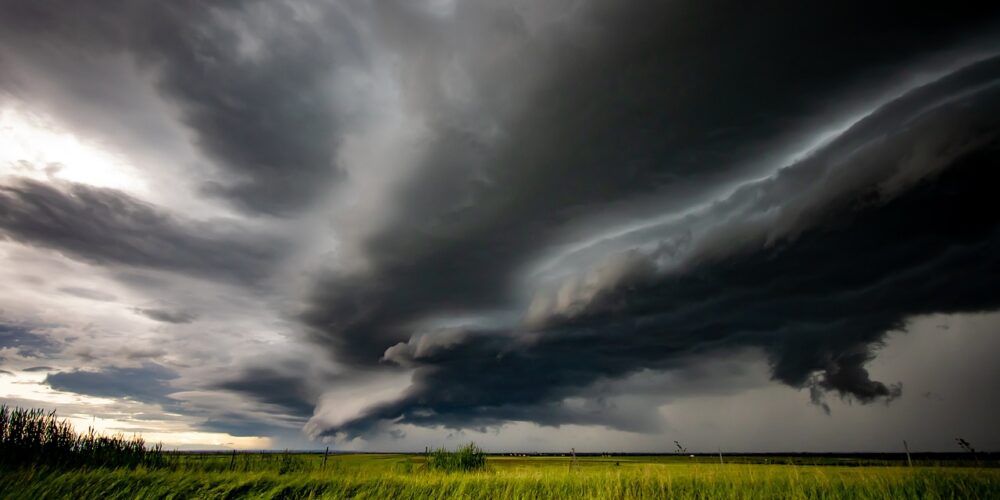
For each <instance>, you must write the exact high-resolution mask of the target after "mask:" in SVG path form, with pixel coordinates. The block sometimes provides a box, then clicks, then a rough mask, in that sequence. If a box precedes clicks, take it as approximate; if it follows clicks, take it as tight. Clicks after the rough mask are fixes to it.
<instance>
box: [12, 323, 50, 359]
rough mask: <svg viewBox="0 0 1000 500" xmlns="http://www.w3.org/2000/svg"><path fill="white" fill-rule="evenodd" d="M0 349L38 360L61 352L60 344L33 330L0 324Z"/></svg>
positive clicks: (20, 326)
mask: <svg viewBox="0 0 1000 500" xmlns="http://www.w3.org/2000/svg"><path fill="white" fill-rule="evenodd" d="M0 349H13V350H14V351H15V352H17V354H18V355H20V356H24V357H29V358H38V357H47V356H49V355H51V354H55V353H57V352H59V351H61V350H62V344H60V343H59V342H56V341H54V340H52V339H50V338H49V337H48V336H46V335H45V334H44V333H41V332H39V331H38V330H37V329H35V328H31V327H28V326H22V325H16V324H10V323H2V322H0ZM2 360H3V359H2V358H0V361H2Z"/></svg>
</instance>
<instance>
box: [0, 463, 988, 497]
mask: <svg viewBox="0 0 1000 500" xmlns="http://www.w3.org/2000/svg"><path fill="white" fill-rule="evenodd" d="M726 460H730V461H732V462H736V463H726V464H720V463H719V462H718V458H717V457H711V456H699V457H696V458H690V457H687V456H683V457H672V456H618V457H579V458H577V460H576V462H575V463H574V462H573V459H572V458H570V457H538V456H529V457H507V456H491V457H489V459H488V461H487V468H486V469H485V470H482V471H476V472H437V471H429V470H427V468H426V465H425V458H424V456H422V455H406V454H384V455H381V454H346V455H330V456H329V457H328V458H326V463H325V465H324V457H323V455H322V454H319V455H317V454H288V455H286V454H267V455H260V454H238V455H236V456H235V458H233V456H232V455H218V454H216V455H180V456H172V457H170V458H169V460H168V462H169V463H168V465H166V466H164V467H162V468H156V469H146V468H138V469H134V470H129V469H100V468H99V469H82V470H44V469H28V470H13V471H10V470H8V471H3V472H2V473H0V496H2V497H4V498H11V499H35V498H51V497H65V498H81V499H83V498H234V497H240V498H243V497H246V498H372V499H375V498H483V499H487V498H489V499H494V498H532V499H534V498H865V499H881V498H921V499H933V498H984V499H985V498H997V497H998V495H1000V468H996V467H994V466H993V465H995V464H992V463H991V464H989V465H990V466H980V467H970V466H966V465H964V464H961V463H960V462H955V461H949V460H945V461H937V462H926V463H927V464H928V465H924V464H921V465H915V466H914V467H906V466H905V462H904V463H899V462H896V463H894V465H877V464H878V463H880V462H879V461H866V460H860V459H837V460H834V459H822V458H815V457H788V458H779V457H767V458H764V457H746V458H742V457H726ZM765 461H767V462H770V463H765ZM838 461H839V462H840V463H839V464H838ZM881 463H893V462H888V461H886V462H881ZM931 463H934V464H935V465H929V464H931ZM814 464H820V465H814Z"/></svg>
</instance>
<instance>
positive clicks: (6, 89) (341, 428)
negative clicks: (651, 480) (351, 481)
mask: <svg viewBox="0 0 1000 500" xmlns="http://www.w3.org/2000/svg"><path fill="white" fill-rule="evenodd" d="M998 162H1000V6H996V7H985V6H983V5H981V4H977V3H972V2H969V3H965V2H952V3H950V4H948V5H947V6H935V7H932V6H930V5H928V6H919V5H917V4H914V3H912V2H892V1H890V2H877V3H872V2H856V1H851V0H848V1H841V2H825V3H813V2H809V3H803V2H790V1H788V2H786V1H777V2H766V3H764V4H754V3H747V2H733V1H714V0H710V1H699V2H686V1H675V2H615V1H603V0H546V1H536V0H510V1H503V0H374V1H361V0H324V1H320V0H248V1H243V2H230V1H212V0H207V1H202V0H177V1H171V2H154V1H126V0H112V1H107V0H102V1H96V0H77V1H74V2H36V1H33V0H0V262H2V265H0V399H2V402H3V403H5V404H8V405H18V406H26V407H40V408H46V409H56V410H58V412H59V414H60V415H62V416H64V417H66V418H68V419H69V420H70V421H71V422H73V423H74V424H75V425H77V427H78V428H86V427H87V426H94V427H95V428H97V429H99V430H102V431H105V432H124V433H128V434H131V433H141V434H142V435H143V436H145V437H146V439H147V440H148V441H161V442H163V443H164V446H165V447H167V448H168V449H172V448H177V449H212V448H221V449H230V448H246V449H263V448H272V449H284V448H294V449H322V448H324V447H326V446H330V447H331V449H336V450H369V451H372V450H378V451H412V450H423V449H424V447H425V446H431V447H437V446H448V447H453V446H455V445H457V444H460V443H464V442H469V441H475V442H476V443H477V444H479V445H480V446H482V447H484V448H486V449H487V450H489V451H497V452H501V451H524V452H531V451H539V452H543V451H555V452H559V451H567V450H568V449H569V448H575V449H576V450H578V451H595V452H599V451H621V452H641V451H647V452H669V451H672V450H673V449H674V447H675V445H674V441H679V442H681V443H682V444H683V445H684V446H685V447H686V448H687V449H689V450H691V451H706V452H715V451H716V450H720V449H721V450H725V451H732V452H738V451H747V452H751V451H762V452H778V451H840V452H850V451H901V449H902V442H903V440H907V442H908V443H909V446H910V448H911V449H913V450H925V451H960V449H959V448H958V446H957V444H956V442H955V440H956V438H959V437H961V438H964V439H966V440H968V441H969V442H971V443H972V444H973V445H974V446H975V447H976V448H978V449H992V450H1000V427H998V426H996V422H997V421H998V420H1000V400H998V399H997V398H998V395H1000V363H997V362H996V359H997V356H998V355H1000V331H998V330H1000V207H997V206H996V205H997V199H998V198H997V195H996V190H997V187H996V186H998V185H1000V169H998V168H997V167H998Z"/></svg>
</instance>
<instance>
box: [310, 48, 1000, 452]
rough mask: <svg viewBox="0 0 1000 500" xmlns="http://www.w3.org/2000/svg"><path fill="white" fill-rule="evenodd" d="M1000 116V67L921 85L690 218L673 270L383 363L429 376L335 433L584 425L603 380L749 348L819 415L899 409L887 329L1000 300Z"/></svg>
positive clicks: (430, 342) (618, 264) (629, 273)
mask: <svg viewBox="0 0 1000 500" xmlns="http://www.w3.org/2000/svg"><path fill="white" fill-rule="evenodd" d="M998 116H1000V59H994V60H989V61H985V62H982V63H979V64H977V65H974V66H971V67H969V68H966V69H964V70H962V71H960V72H958V73H956V74H954V75H951V76H949V77H947V78H945V79H942V80H941V81H939V82H937V83H935V84H933V85H930V86H927V87H924V88H920V89H917V90H915V91H914V92H913V93H911V94H910V95H908V96H904V97H903V98H901V99H899V100H897V101H895V102H893V103H890V104H888V105H886V106H885V107H883V108H882V109H880V110H879V111H877V112H875V113H874V114H873V115H871V116H869V117H868V118H866V119H865V120H864V121H862V122H859V123H858V124H856V125H855V127H853V128H852V129H851V130H849V131H847V132H845V133H844V134H843V135H842V136H841V137H840V138H839V139H838V140H837V141H835V142H833V143H831V144H830V145H829V146H827V147H826V148H824V149H823V150H821V151H819V152H817V153H816V154H815V155H813V156H811V157H809V158H806V159H804V160H802V161H800V162H799V163H798V164H796V165H795V166H793V167H789V168H786V169H783V170H781V171H779V172H778V173H777V174H775V175H774V176H773V177H771V178H768V179H765V180H762V181H758V182H755V183H751V184H748V185H746V186H744V187H742V188H740V189H738V190H736V191H735V192H734V193H733V194H732V195H731V196H730V197H729V198H728V199H726V200H722V201H718V202H716V203H715V204H714V205H712V206H711V207H709V208H707V209H706V210H705V212H704V214H705V215H703V216H702V217H704V218H706V219H708V221H709V222H713V223H714V224H715V225H714V226H712V225H709V226H708V227H707V228H706V227H703V226H699V221H698V220H697V219H698V217H696V216H690V217H687V218H685V219H682V221H681V222H680V223H679V224H680V225H681V228H680V229H684V228H687V229H688V230H691V228H694V229H695V230H696V231H699V233H698V234H697V235H696V236H695V237H694V240H693V241H692V242H690V243H688V244H687V245H686V247H687V248H686V252H687V253H688V255H687V257H686V260H683V261H682V262H681V263H680V265H677V266H676V267H673V268H669V270H668V271H666V272H661V271H659V270H658V269H659V268H658V265H657V262H656V261H657V259H658V258H659V256H658V255H657V251H652V252H643V251H640V250H630V251H627V252H625V253H624V254H622V255H621V256H618V257H616V258H613V259H610V261H609V262H606V263H605V264H604V265H605V266H608V265H612V266H613V267H614V272H613V273H610V274H607V275H604V274H601V273H597V275H596V276H598V278H599V279H598V282H597V285H600V286H595V287H594V288H593V289H591V290H587V291H586V293H578V295H579V297H574V296H573V294H572V293H569V292H566V291H561V292H560V293H557V294H556V296H557V297H556V298H557V299H559V300H563V301H564V302H565V303H563V304H560V305H558V306H552V305H550V306H549V307H542V308H541V310H542V311H543V314H541V317H540V318H536V321H532V322H530V323H529V324H528V325H526V327H524V328H519V329H515V330H513V331H475V330H472V331H464V332H463V331H461V330H459V331H451V332H446V333H442V332H437V333H435V332H429V333H425V334H417V335H414V336H413V337H412V338H411V339H410V340H409V341H408V342H406V343H400V344H397V345H395V346H393V347H391V348H390V349H388V350H386V351H385V356H384V358H383V359H384V360H386V361H390V362H395V363H397V364H399V365H402V366H404V367H407V368H411V369H414V370H415V372H414V382H413V385H412V386H411V387H410V388H409V389H408V391H407V393H406V394H405V395H404V396H403V397H402V398H400V399H399V400H397V401H393V402H389V403H385V404H382V405H377V406H375V407H373V408H371V409H369V411H367V412H366V413H365V414H363V415H362V416H361V417H359V418H357V419H355V420H353V421H349V422H347V423H344V424H340V425H335V426H332V427H331V428H330V429H329V430H328V431H327V432H328V433H329V434H337V433H344V434H346V435H348V436H353V435H357V434H363V433H365V432H369V431H371V430H373V429H375V428H377V425H378V423H379V422H382V421H393V422H398V423H413V424H418V425H442V424H443V425H446V426H452V427H466V426H476V425H493V424H497V423H501V422H504V421H508V420H528V421H533V422H536V423H542V424H553V425H557V424H559V423H579V422H580V419H581V418H586V417H587V416H588V415H587V414H581V413H579V412H572V411H569V410H568V409H567V408H566V406H565V405H563V404H561V402H562V401H563V400H564V399H565V398H568V397H574V396H586V390H587V387H588V386H589V385H591V384H593V383H596V382H598V381H600V380H602V379H604V378H615V377H622V376H625V375H628V374H630V373H633V372H635V371H636V370H639V369H652V370H671V369H675V368H677V366H678V365H680V364H682V363H684V362H685V361H686V360H690V359H696V358H698V357H705V356H712V355H714V354H715V353H717V352H719V351H728V350H733V349H740V348H748V347H749V348H757V349H760V350H762V351H764V352H765V353H767V355H768V357H769V359H770V361H771V367H772V374H773V377H774V378H775V379H777V380H779V381H781V382H784V383H786V384H789V385H791V386H794V387H811V388H813V389H815V390H814V391H813V397H814V399H815V400H816V401H817V402H818V403H820V404H822V401H821V398H822V392H823V391H832V392H835V393H837V394H840V395H841V396H845V397H850V398H853V399H855V400H857V401H860V402H863V403H867V402H872V401H875V400H878V399H882V400H891V399H893V398H895V397H896V396H898V395H899V393H900V390H901V387H900V386H899V385H887V384H885V383H883V382H879V381H875V380H872V379H871V378H870V377H869V374H868V371H867V370H866V368H865V365H866V364H867V363H868V362H869V361H871V360H872V359H873V358H874V356H875V351H876V350H877V348H878V347H879V346H880V344H881V341H882V339H883V338H884V336H885V334H886V332H888V331H890V330H894V329H901V328H903V327H904V325H905V323H904V322H905V320H906V319H907V318H908V317H911V316H914V315H920V314H928V313H936V312H943V313H958V312H977V311H986V310H992V309H996V308H997V307H1000V293H998V292H1000V290H998V289H997V287H996V283H998V282H1000V281H998V278H1000V259H998V258H997V255H1000V253H997V250H998V248H1000V217H997V216H996V211H994V210H989V209H988V208H987V207H986V205H984V203H987V204H988V200H990V199H991V198H992V196H993V194H992V192H993V186H995V182H996V181H998V180H1000V174H997V169H996V165H997V164H998V163H1000V119H998V118H997V117H998ZM800 194H801V196H799V195H800ZM677 229H678V228H672V227H663V228H657V230H659V231H661V234H660V236H661V237H668V236H670V235H671V230H677ZM646 236H647V237H648V236H649V235H646ZM602 281H603V282H602ZM574 290H579V287H575V288H573V289H571V291H574ZM567 298H568V299H573V300H570V301H567V300H566V299H567ZM556 302H558V300H556V301H555V302H553V303H556ZM596 418H598V419H599V418H600V416H599V415H598V416H597V417H596ZM589 423H605V424H607V422H601V421H600V420H591V421H590V422H589ZM611 425H614V426H618V427H622V428H627V427H624V426H621V425H618V424H617V423H611Z"/></svg>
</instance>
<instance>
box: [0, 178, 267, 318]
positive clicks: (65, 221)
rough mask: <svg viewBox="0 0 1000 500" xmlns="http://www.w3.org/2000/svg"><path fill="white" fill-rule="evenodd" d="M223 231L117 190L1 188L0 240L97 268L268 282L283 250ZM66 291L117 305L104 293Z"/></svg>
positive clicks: (27, 184)
mask: <svg viewBox="0 0 1000 500" xmlns="http://www.w3.org/2000/svg"><path fill="white" fill-rule="evenodd" d="M221 225H222V226H223V227H222V228H217V227H215V226H214V225H210V224H208V223H205V222H202V223H197V222H192V221H183V220H178V219H177V218H175V217H173V216H171V215H169V214H167V213H164V212H162V211H160V210H158V209H156V208H155V207H153V206H150V205H148V204H146V203H143V202H142V201H140V200H137V199H135V198H133V197H131V196H129V195H126V194H124V193H122V192H120V191H115V190H112V189H102V188H94V187H89V186H85V185H80V184H71V185H65V186H58V187H54V186H52V185H48V184H44V183H41V182H37V181H30V180H21V181H19V182H16V183H14V184H12V185H8V186H0V234H2V235H3V236H5V237H6V238H8V239H13V240H16V241H21V242H24V243H27V244H30V245H38V246H44V247H48V248H53V249H55V250H58V251H60V252H62V253H64V254H66V255H68V256H70V257H73V258H76V259H80V260H83V261H86V262H93V263H97V264H111V265H126V266H135V267H142V268H151V269H162V270H169V271H177V272H181V273H190V274H198V275H205V274H207V275H211V276H218V277H221V278H224V279H227V280H231V281H235V282H243V283H249V282H253V281H255V280H258V279H260V278H262V277H263V276H262V275H261V273H263V272H266V271H267V270H268V269H269V267H270V263H271V262H273V261H274V260H275V259H276V258H277V256H278V252H279V251H280V250H279V248H280V247H279V246H278V244H277V243H276V242H274V241H270V240H268V239H258V238H256V237H250V236H244V235H242V234H239V233H237V232H236V230H234V228H233V227H225V226H226V224H221ZM64 291H66V293H71V294H73V295H77V296H84V297H87V298H91V299H95V300H110V298H109V297H106V296H105V295H106V294H104V293H103V292H100V291H82V290H77V289H71V290H64ZM95 293H96V294H100V298H99V297H98V296H96V295H95ZM111 298H113V297H111Z"/></svg>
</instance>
